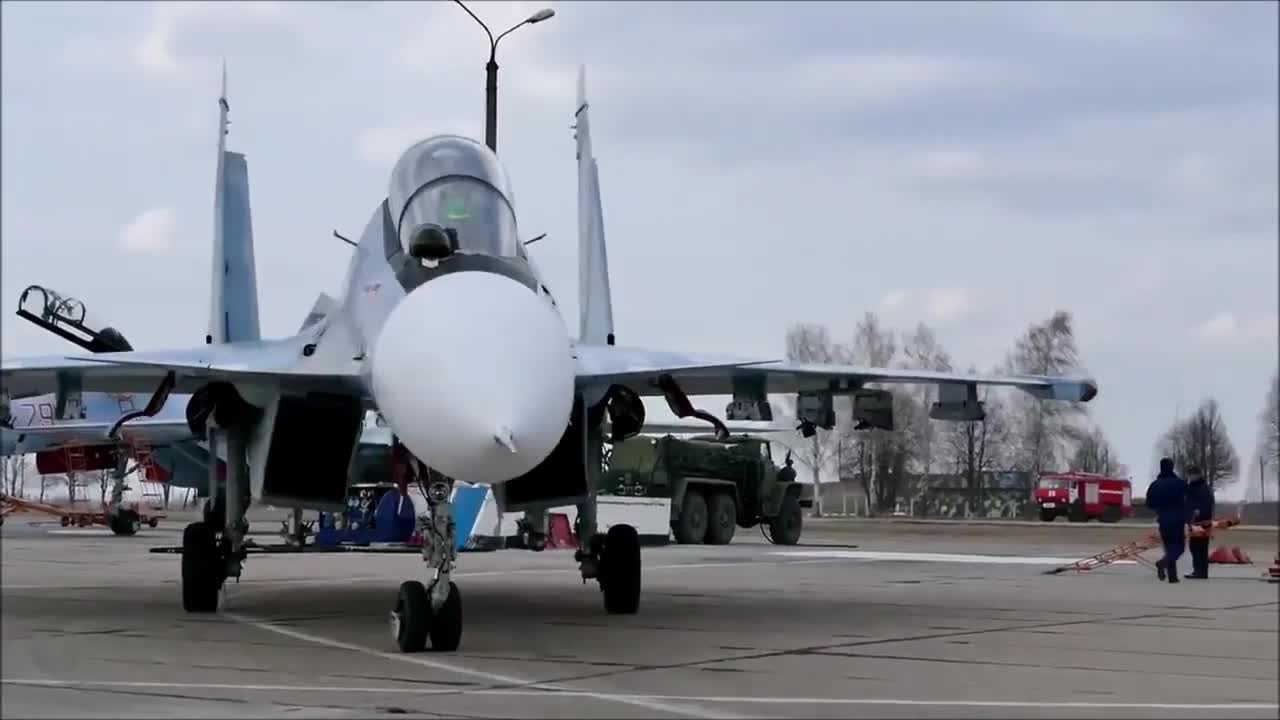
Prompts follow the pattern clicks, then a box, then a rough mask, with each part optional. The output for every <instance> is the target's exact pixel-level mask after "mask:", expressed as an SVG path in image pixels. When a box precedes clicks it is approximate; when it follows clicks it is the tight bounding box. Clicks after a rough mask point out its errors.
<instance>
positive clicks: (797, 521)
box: [769, 492, 804, 545]
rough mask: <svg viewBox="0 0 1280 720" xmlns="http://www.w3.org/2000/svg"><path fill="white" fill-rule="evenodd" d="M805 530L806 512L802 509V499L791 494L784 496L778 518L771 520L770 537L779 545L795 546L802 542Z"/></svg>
mask: <svg viewBox="0 0 1280 720" xmlns="http://www.w3.org/2000/svg"><path fill="white" fill-rule="evenodd" d="M803 529H804V511H803V510H802V509H801V508H800V498H798V497H796V493H793V492H789V493H787V494H786V495H783V496H782V504H781V506H780V507H779V508H778V516H777V517H775V518H770V520H769V535H770V537H772V538H773V542H774V543H775V544H777V545H795V544H796V543H798V542H800V531H801V530H803Z"/></svg>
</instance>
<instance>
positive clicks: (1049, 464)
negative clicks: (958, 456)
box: [1005, 310, 1087, 478]
mask: <svg viewBox="0 0 1280 720" xmlns="http://www.w3.org/2000/svg"><path fill="white" fill-rule="evenodd" d="M1005 369H1006V370H1007V371H1009V372H1012V373H1024V374H1035V375H1067V374H1071V373H1073V372H1076V371H1078V370H1079V369H1080V368H1079V351H1078V350H1077V349H1076V340H1075V332H1074V330H1073V328H1072V321H1071V314H1070V313H1068V312H1066V311H1063V310H1059V311H1056V312H1054V313H1053V315H1051V316H1050V317H1049V318H1048V319H1047V320H1045V321H1044V322H1042V323H1037V324H1034V325H1032V326H1031V327H1029V328H1027V331H1026V332H1025V333H1024V334H1023V335H1022V337H1021V338H1019V339H1018V341H1017V343H1016V344H1015V346H1014V349H1013V352H1012V353H1010V355H1009V356H1008V358H1007V359H1006V361H1005ZM1014 397H1015V400H1014V408H1013V411H1014V412H1013V418H1012V419H1013V420H1014V422H1015V424H1016V428H1017V430H1016V434H1017V445H1018V453H1017V457H1016V458H1014V465H1015V467H1017V469H1019V470H1024V471H1027V472H1028V473H1029V474H1030V475H1031V476H1032V477H1033V478H1034V477H1038V476H1039V475H1040V473H1041V472H1044V471H1046V470H1049V469H1052V468H1055V467H1057V466H1059V465H1060V464H1061V461H1062V455H1063V454H1064V452H1065V449H1066V446H1067V444H1068V443H1069V442H1072V441H1074V440H1077V439H1078V438H1079V436H1080V432H1081V431H1080V428H1079V425H1078V423H1079V421H1081V420H1083V419H1084V418H1085V417H1087V414H1086V412H1085V409H1084V406H1083V405H1079V404H1077V403H1056V402H1044V401H1041V400H1038V399H1036V398H1035V397H1033V396H1031V395H1028V394H1025V393H1022V394H1020V395H1015V396H1014Z"/></svg>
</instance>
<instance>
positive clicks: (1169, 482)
mask: <svg viewBox="0 0 1280 720" xmlns="http://www.w3.org/2000/svg"><path fill="white" fill-rule="evenodd" d="M1147 507H1149V508H1151V509H1152V510H1155V511H1156V518H1157V519H1158V521H1159V523H1160V524H1161V525H1175V524H1176V525H1185V524H1186V523H1187V521H1188V519H1189V517H1190V515H1189V513H1188V510H1189V508H1188V505H1187V483H1186V481H1185V480H1183V479H1182V478H1180V477H1178V476H1177V475H1176V474H1174V473H1169V474H1168V475H1160V476H1159V477H1157V478H1156V479H1155V481H1154V482H1152V483H1151V485H1150V486H1148V487H1147Z"/></svg>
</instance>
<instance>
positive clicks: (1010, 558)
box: [769, 550, 1137, 565]
mask: <svg viewBox="0 0 1280 720" xmlns="http://www.w3.org/2000/svg"><path fill="white" fill-rule="evenodd" d="M769 554H770V555H782V556H785V557H805V558H827V559H831V560H836V559H842V560H896V561H898V562H938V563H965V564H973V565H1070V564H1072V563H1075V562H1079V561H1080V560H1081V558H1078V557H1073V558H1062V557H1028V556H1018V555H962V554H958V553H909V552H891V551H888V550H787V551H782V552H771V553H769ZM1112 564H1113V565H1136V564H1137V561H1136V560H1117V561H1115V562H1114V563H1112Z"/></svg>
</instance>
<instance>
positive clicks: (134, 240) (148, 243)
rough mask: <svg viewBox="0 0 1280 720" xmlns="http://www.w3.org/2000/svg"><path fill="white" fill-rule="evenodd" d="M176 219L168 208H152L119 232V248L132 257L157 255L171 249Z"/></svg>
mask: <svg viewBox="0 0 1280 720" xmlns="http://www.w3.org/2000/svg"><path fill="white" fill-rule="evenodd" d="M176 229H177V218H176V215H175V213H174V211H173V210H172V209H170V208H163V207H162V208H152V209H150V210H146V211H144V212H142V213H141V214H139V215H138V216H137V217H135V218H134V219H133V220H132V221H130V222H129V224H127V225H125V226H124V227H123V228H121V230H120V247H121V248H123V249H124V251H125V252H127V253H130V254H132V255H159V254H164V253H167V252H168V251H169V250H170V249H172V248H173V241H174V236H175V234H176Z"/></svg>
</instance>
